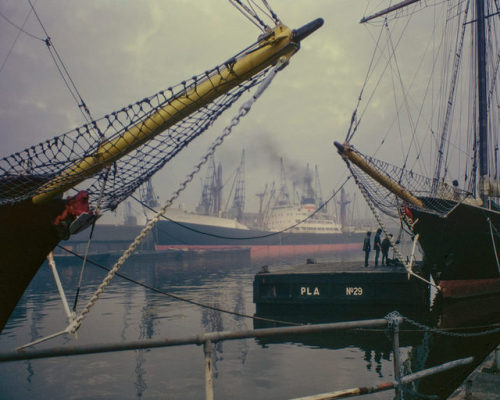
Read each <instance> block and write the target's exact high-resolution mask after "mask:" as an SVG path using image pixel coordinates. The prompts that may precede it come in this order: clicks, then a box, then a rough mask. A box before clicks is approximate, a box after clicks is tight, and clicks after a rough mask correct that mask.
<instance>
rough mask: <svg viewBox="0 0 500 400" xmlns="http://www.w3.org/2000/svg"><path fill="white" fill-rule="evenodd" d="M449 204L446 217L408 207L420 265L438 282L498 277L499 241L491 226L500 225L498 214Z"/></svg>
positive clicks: (472, 207)
mask: <svg viewBox="0 0 500 400" xmlns="http://www.w3.org/2000/svg"><path fill="white" fill-rule="evenodd" d="M421 200H423V201H424V202H428V201H430V199H426V198H423V199H421ZM449 203H450V204H449V206H450V207H449V208H450V209H451V211H450V212H449V213H448V214H447V215H446V216H441V215H438V214H434V213H430V212H425V211H422V210H421V209H413V208H410V209H411V212H412V214H413V220H414V226H413V231H414V233H415V234H419V242H420V244H421V246H422V249H423V251H424V254H425V258H424V262H425V265H426V266H427V267H428V268H429V269H430V272H431V274H432V275H433V277H434V279H435V280H436V281H438V282H440V281H445V280H446V281H448V280H474V279H495V278H498V277H499V273H500V271H499V268H498V265H497V258H496V257H497V256H496V249H497V248H499V245H500V238H499V234H498V232H496V231H495V229H496V228H495V227H497V226H500V213H499V212H498V211H495V210H490V209H486V208H482V207H477V206H473V205H468V204H464V203H461V204H457V203H456V202H452V201H449ZM452 207H454V208H452Z"/></svg>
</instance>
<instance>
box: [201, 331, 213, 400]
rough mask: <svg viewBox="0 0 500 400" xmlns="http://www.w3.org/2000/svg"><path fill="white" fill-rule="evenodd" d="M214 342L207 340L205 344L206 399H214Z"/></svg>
mask: <svg viewBox="0 0 500 400" xmlns="http://www.w3.org/2000/svg"><path fill="white" fill-rule="evenodd" d="M212 348H213V345H212V342H211V341H210V340H207V341H206V342H205V343H204V344H203V352H204V353H205V399H206V400H214V383H213V379H212V377H213V376H212Z"/></svg>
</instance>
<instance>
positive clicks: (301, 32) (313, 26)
mask: <svg viewBox="0 0 500 400" xmlns="http://www.w3.org/2000/svg"><path fill="white" fill-rule="evenodd" d="M323 22H324V21H323V18H317V19H315V20H314V21H311V22H309V23H307V24H305V25H304V26H301V27H300V28H298V29H294V31H293V39H294V41H296V42H300V41H302V40H303V39H305V38H306V37H308V36H309V35H310V34H311V33H313V32H314V31H316V30H317V29H319V28H321V27H322V26H323Z"/></svg>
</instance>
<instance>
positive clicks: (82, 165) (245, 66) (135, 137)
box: [32, 18, 323, 204]
mask: <svg viewBox="0 0 500 400" xmlns="http://www.w3.org/2000/svg"><path fill="white" fill-rule="evenodd" d="M322 24H323V20H322V19H321V18H319V19H317V20H315V21H312V22H310V23H309V24H306V25H304V26H303V27H301V28H299V29H298V30H296V31H292V30H290V29H289V28H288V27H286V26H284V25H281V24H280V25H278V26H276V27H275V28H274V29H273V30H272V31H271V32H270V33H269V34H266V35H265V36H264V37H263V38H261V39H260V40H259V42H258V43H257V46H256V48H255V50H251V51H249V52H246V53H244V55H243V56H241V57H240V58H235V59H231V60H230V61H228V62H226V63H225V66H224V68H221V69H220V71H218V74H217V75H214V76H210V77H207V78H205V79H203V80H200V82H199V83H198V84H196V86H194V87H193V86H191V87H187V88H186V90H185V91H184V93H181V94H179V95H177V96H176V97H175V98H174V99H173V100H172V101H171V102H169V103H168V104H167V105H165V106H164V107H163V108H161V109H159V110H158V111H157V112H156V113H154V114H153V115H151V116H150V117H149V118H147V119H146V120H144V121H141V122H139V123H137V124H136V125H134V126H132V127H130V128H128V129H127V130H126V131H125V132H123V133H122V134H121V135H120V136H119V137H117V138H115V139H113V140H110V141H106V142H104V143H103V144H102V145H101V146H100V147H99V148H98V149H97V150H96V152H95V153H93V154H92V155H90V156H87V157H85V158H84V159H82V160H80V161H78V162H76V163H75V164H73V165H72V166H70V167H69V168H67V169H66V170H64V171H62V172H61V173H60V174H59V175H58V176H57V177H55V178H53V179H52V180H50V181H49V182H47V183H46V184H45V185H43V186H42V187H40V188H39V191H38V194H37V195H35V196H34V197H33V198H32V201H33V203H35V204H37V203H42V202H44V201H46V200H49V199H51V198H53V197H55V196H57V195H58V194H61V193H63V192H64V191H66V190H67V189H69V188H71V187H73V186H75V185H77V184H78V183H80V182H82V181H83V180H85V179H86V178H88V177H90V176H92V175H94V174H95V173H97V172H99V171H100V170H102V169H103V168H105V167H106V166H108V165H110V164H111V163H113V162H114V161H116V160H118V159H119V158H121V157H123V156H124V155H126V154H128V153H130V152H131V151H132V150H134V149H136V148H137V147H139V146H140V145H142V144H143V143H145V142H146V141H148V140H149V139H152V138H153V137H155V136H157V135H158V134H160V133H161V132H163V131H165V130H166V129H168V128H170V127H171V126H173V125H174V124H176V123H177V122H179V121H181V120H182V119H184V118H185V117H187V116H189V115H190V114H192V113H193V112H195V111H197V110H199V109H200V108H202V107H203V106H205V105H207V104H209V103H211V102H212V101H214V100H215V99H216V98H218V97H220V96H222V95H223V94H225V93H227V92H228V91H229V90H231V89H232V88H234V87H236V86H237V85H238V84H240V83H241V82H244V81H245V80H247V79H249V78H251V77H252V76H253V75H255V74H257V73H259V72H260V71H262V70H264V69H265V68H267V67H268V66H270V65H274V64H275V63H276V62H277V61H278V59H279V58H281V57H285V58H286V59H289V58H290V57H291V56H292V55H293V54H295V53H296V52H297V51H298V49H299V42H300V40H302V39H303V38H305V37H307V36H308V35H309V34H310V33H312V32H314V31H315V30H316V29H318V28H319V27H321V25H322Z"/></svg>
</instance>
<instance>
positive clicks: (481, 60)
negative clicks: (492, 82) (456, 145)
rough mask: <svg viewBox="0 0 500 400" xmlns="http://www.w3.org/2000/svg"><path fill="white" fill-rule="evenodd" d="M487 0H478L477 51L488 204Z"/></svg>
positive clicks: (484, 195)
mask: <svg viewBox="0 0 500 400" xmlns="http://www.w3.org/2000/svg"><path fill="white" fill-rule="evenodd" d="M484 4H485V0H476V51H477V95H478V128H479V182H480V188H479V191H480V196H481V199H482V200H483V204H487V203H486V201H487V197H488V188H487V184H486V182H487V179H488V115H487V112H488V100H487V96H488V93H487V90H486V33H485V23H484V21H485V17H484Z"/></svg>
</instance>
